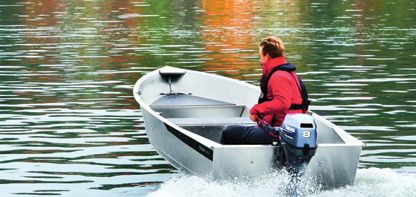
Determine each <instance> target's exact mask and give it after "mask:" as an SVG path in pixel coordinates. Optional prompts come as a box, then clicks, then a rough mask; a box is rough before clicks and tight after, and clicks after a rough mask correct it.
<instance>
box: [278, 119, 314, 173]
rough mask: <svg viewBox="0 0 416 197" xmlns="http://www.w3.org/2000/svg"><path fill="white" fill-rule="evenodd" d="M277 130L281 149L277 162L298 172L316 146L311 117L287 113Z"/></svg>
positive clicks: (312, 154)
mask: <svg viewBox="0 0 416 197" xmlns="http://www.w3.org/2000/svg"><path fill="white" fill-rule="evenodd" d="M277 130H278V134H279V136H280V149H281V150H280V151H279V152H280V153H279V154H280V156H279V158H280V159H279V160H280V161H279V162H280V163H281V164H283V166H286V167H288V169H289V170H290V171H291V172H294V173H299V172H300V171H301V170H302V168H303V167H304V166H306V165H307V164H308V163H309V161H310V160H311V159H312V157H313V156H314V155H315V152H316V148H317V147H318V143H317V128H316V124H315V121H314V119H313V117H312V116H311V115H309V114H288V115H286V117H285V119H284V121H283V123H282V125H281V126H280V127H279V128H277ZM282 154H283V155H282Z"/></svg>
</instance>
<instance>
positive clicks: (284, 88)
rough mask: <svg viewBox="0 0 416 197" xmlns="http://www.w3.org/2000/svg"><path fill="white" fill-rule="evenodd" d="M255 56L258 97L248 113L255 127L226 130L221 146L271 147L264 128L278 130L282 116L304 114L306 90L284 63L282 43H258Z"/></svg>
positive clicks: (272, 41)
mask: <svg viewBox="0 0 416 197" xmlns="http://www.w3.org/2000/svg"><path fill="white" fill-rule="evenodd" d="M259 55H260V63H261V67H262V72H263V75H262V78H261V80H260V87H261V91H262V95H261V96H260V98H259V101H258V104H256V105H254V106H253V107H252V108H251V110H250V119H251V120H253V121H254V122H257V123H258V126H248V127H246V126H239V125H232V126H228V127H227V128H225V129H224V131H223V134H222V139H221V143H222V144H271V143H272V142H273V138H272V136H271V135H269V131H267V130H265V129H264V128H263V127H264V126H265V125H264V124H269V125H271V126H280V125H281V124H282V122H283V120H284V118H285V116H286V114H289V113H306V111H307V108H308V104H309V103H308V102H307V101H308V100H307V93H306V89H305V88H304V86H303V84H302V82H301V81H299V79H298V77H297V76H296V74H295V72H294V70H295V69H296V68H295V66H294V65H293V64H290V63H287V62H286V59H285V47H284V45H283V42H282V40H281V39H279V38H275V37H268V38H266V39H264V40H262V41H261V42H260V44H259ZM302 92H303V94H302Z"/></svg>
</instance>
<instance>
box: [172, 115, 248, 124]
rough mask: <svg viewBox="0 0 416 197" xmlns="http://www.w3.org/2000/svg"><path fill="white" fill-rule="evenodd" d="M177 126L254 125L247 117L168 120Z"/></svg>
mask: <svg viewBox="0 0 416 197" xmlns="http://www.w3.org/2000/svg"><path fill="white" fill-rule="evenodd" d="M168 120H169V121H171V122H172V123H174V124H176V125H178V126H227V125H245V126H249V125H255V124H256V123H255V122H253V121H251V120H250V118H248V117H225V118H168Z"/></svg>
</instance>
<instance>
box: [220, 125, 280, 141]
mask: <svg viewBox="0 0 416 197" xmlns="http://www.w3.org/2000/svg"><path fill="white" fill-rule="evenodd" d="M272 141H273V139H272V138H271V137H270V136H269V135H268V132H267V131H266V130H265V129H263V128H261V127H258V126H240V125H231V126H228V127H226V128H225V129H224V130H223V132H222V136H221V144H272Z"/></svg>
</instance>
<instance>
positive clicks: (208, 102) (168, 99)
mask: <svg viewBox="0 0 416 197" xmlns="http://www.w3.org/2000/svg"><path fill="white" fill-rule="evenodd" d="M150 107H151V108H152V109H153V110H155V111H156V112H158V113H160V114H161V116H163V117H165V118H205V117H240V116H241V115H242V114H243V111H244V109H245V106H242V105H236V104H233V103H228V102H224V101H218V100H213V99H207V98H202V97H198V96H193V95H187V94H172V95H164V96H162V97H161V98H159V99H158V100H157V101H155V102H153V103H152V104H151V105H150Z"/></svg>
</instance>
